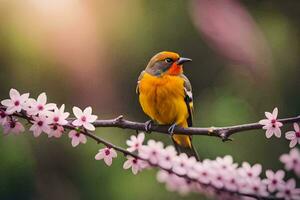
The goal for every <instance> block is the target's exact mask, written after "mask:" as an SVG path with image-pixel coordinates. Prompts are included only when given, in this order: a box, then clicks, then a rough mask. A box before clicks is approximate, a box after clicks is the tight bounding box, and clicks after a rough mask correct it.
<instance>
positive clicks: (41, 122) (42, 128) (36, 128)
mask: <svg viewBox="0 0 300 200" xmlns="http://www.w3.org/2000/svg"><path fill="white" fill-rule="evenodd" d="M32 118H33V120H34V121H33V122H32V123H33V124H32V126H31V127H30V129H29V130H30V131H32V132H33V135H34V137H38V136H39V135H40V134H41V133H42V132H44V133H47V134H49V132H50V120H49V119H48V118H47V117H46V116H45V115H39V116H33V117H32Z"/></svg>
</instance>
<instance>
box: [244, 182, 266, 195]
mask: <svg viewBox="0 0 300 200" xmlns="http://www.w3.org/2000/svg"><path fill="white" fill-rule="evenodd" d="M240 192H243V193H248V194H254V195H257V196H268V195H269V193H268V192H267V185H266V184H265V183H263V182H262V180H261V179H259V178H256V179H252V180H251V181H249V182H248V183H247V184H246V185H245V186H244V187H241V188H240Z"/></svg>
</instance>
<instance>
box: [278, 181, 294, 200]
mask: <svg viewBox="0 0 300 200" xmlns="http://www.w3.org/2000/svg"><path fill="white" fill-rule="evenodd" d="M276 197H278V198H284V199H285V200H298V199H300V188H296V181H295V179H289V180H288V181H287V182H286V183H285V184H281V185H280V186H279V187H278V192H277V194H276Z"/></svg>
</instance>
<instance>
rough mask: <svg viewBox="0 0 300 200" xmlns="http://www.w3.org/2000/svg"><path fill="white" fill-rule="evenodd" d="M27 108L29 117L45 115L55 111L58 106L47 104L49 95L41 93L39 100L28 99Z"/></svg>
mask: <svg viewBox="0 0 300 200" xmlns="http://www.w3.org/2000/svg"><path fill="white" fill-rule="evenodd" d="M26 106H27V108H26V111H27V113H28V114H29V115H37V114H42V115H45V114H46V112H47V111H49V110H54V109H55V108H56V104H54V103H49V104H47V95H46V93H45V92H43V93H41V94H40V95H39V96H38V98H37V100H35V99H33V98H30V99H28V101H27V103H26Z"/></svg>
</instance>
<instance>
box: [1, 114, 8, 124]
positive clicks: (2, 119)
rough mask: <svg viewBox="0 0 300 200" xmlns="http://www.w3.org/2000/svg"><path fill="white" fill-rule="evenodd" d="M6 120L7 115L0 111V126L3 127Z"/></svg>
mask: <svg viewBox="0 0 300 200" xmlns="http://www.w3.org/2000/svg"><path fill="white" fill-rule="evenodd" d="M7 120H8V118H7V114H6V112H5V111H3V110H0V125H4V124H6V122H7Z"/></svg>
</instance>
